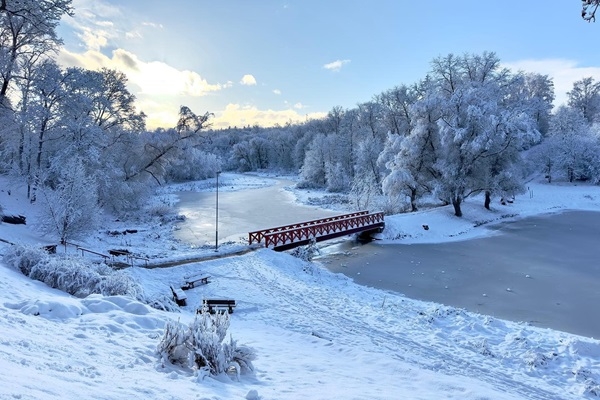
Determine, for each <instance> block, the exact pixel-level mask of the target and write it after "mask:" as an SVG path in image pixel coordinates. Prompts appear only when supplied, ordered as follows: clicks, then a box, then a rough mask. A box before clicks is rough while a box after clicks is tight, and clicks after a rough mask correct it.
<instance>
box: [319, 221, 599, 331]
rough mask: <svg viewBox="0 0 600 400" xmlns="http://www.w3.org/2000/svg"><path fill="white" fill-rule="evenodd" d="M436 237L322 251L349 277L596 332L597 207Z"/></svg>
mask: <svg viewBox="0 0 600 400" xmlns="http://www.w3.org/2000/svg"><path fill="white" fill-rule="evenodd" d="M496 229H498V230H499V231H500V232H501V234H500V235H495V236H491V237H487V238H481V239H473V240H466V241H461V242H460V241H459V242H450V243H440V244H411V245H402V244H393V245H377V244H375V243H371V244H369V245H365V246H356V245H354V246H350V245H349V244H348V243H346V244H342V245H338V246H337V248H336V249H330V251H333V250H336V251H337V252H338V253H337V254H331V255H329V256H326V257H324V258H322V259H321V261H322V262H323V263H324V264H325V265H326V266H327V268H328V269H330V270H331V271H334V272H341V273H344V274H345V275H347V276H349V277H351V278H352V279H353V280H354V281H355V282H357V283H359V284H362V285H366V286H373V287H377V288H381V289H388V290H393V291H396V292H400V293H403V294H405V295H406V296H407V297H410V298H413V299H420V300H425V301H434V302H437V303H442V304H446V305H450V306H454V307H459V308H464V309H466V310H469V311H474V312H477V313H481V314H486V315H493V316H496V317H499V318H503V319H509V320H513V321H526V322H529V323H531V324H532V325H535V326H540V327H549V328H553V329H558V330H562V331H566V332H571V333H575V334H579V335H583V336H588V337H595V338H600V318H598V305H599V304H600V241H599V239H600V213H597V212H584V211H571V212H564V213H561V214H555V215H547V216H539V217H531V218H526V219H523V220H520V221H515V222H509V223H503V224H500V225H497V226H496Z"/></svg>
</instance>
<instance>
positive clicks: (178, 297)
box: [171, 286, 187, 307]
mask: <svg viewBox="0 0 600 400" xmlns="http://www.w3.org/2000/svg"><path fill="white" fill-rule="evenodd" d="M171 292H173V300H174V301H175V303H177V305H178V306H180V307H184V306H186V305H187V295H186V294H185V293H184V292H183V290H181V289H180V288H174V287H173V286H171Z"/></svg>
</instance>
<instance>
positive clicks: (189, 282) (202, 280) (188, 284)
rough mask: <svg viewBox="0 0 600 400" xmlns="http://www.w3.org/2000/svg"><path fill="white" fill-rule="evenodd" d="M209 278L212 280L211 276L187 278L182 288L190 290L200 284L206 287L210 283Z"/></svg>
mask: <svg viewBox="0 0 600 400" xmlns="http://www.w3.org/2000/svg"><path fill="white" fill-rule="evenodd" d="M208 278H210V276H209V275H194V276H190V277H186V278H185V284H184V285H183V286H181V288H182V289H183V290H189V289H193V288H195V287H196V285H198V284H200V285H206V284H207V283H208V282H209V281H208Z"/></svg>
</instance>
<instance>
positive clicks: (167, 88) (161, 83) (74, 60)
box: [58, 49, 227, 96]
mask: <svg viewBox="0 0 600 400" xmlns="http://www.w3.org/2000/svg"><path fill="white" fill-rule="evenodd" d="M58 60H59V62H60V64H61V65H63V66H65V67H70V66H78V67H83V68H86V69H90V70H98V69H100V68H103V67H106V68H112V69H117V70H119V71H122V72H123V73H125V74H126V75H127V78H128V79H129V82H130V83H131V84H133V85H136V86H137V87H138V88H139V89H140V90H139V91H135V92H137V93H140V94H145V95H171V96H177V95H183V96H204V95H206V94H207V93H209V92H215V91H219V90H222V89H223V88H224V87H227V84H226V85H221V84H218V83H216V84H214V83H213V84H211V83H208V81H207V80H206V79H205V78H203V77H202V76H200V75H199V74H198V73H196V72H194V71H188V70H178V69H176V68H173V67H171V66H170V65H168V64H165V63H163V62H159V61H151V62H145V61H142V60H140V59H139V58H138V57H137V56H136V55H135V54H133V53H130V52H128V51H126V50H123V49H116V50H114V51H113V52H112V57H107V56H105V55H104V54H102V53H100V52H98V51H92V50H88V51H86V52H85V53H72V52H69V51H67V50H66V49H62V50H61V52H60V54H59V58H58Z"/></svg>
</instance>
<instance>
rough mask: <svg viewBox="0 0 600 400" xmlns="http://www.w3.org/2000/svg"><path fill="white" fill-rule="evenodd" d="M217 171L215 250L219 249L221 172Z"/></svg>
mask: <svg viewBox="0 0 600 400" xmlns="http://www.w3.org/2000/svg"><path fill="white" fill-rule="evenodd" d="M220 173H221V171H217V174H216V175H217V204H216V208H215V251H219V174H220Z"/></svg>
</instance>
